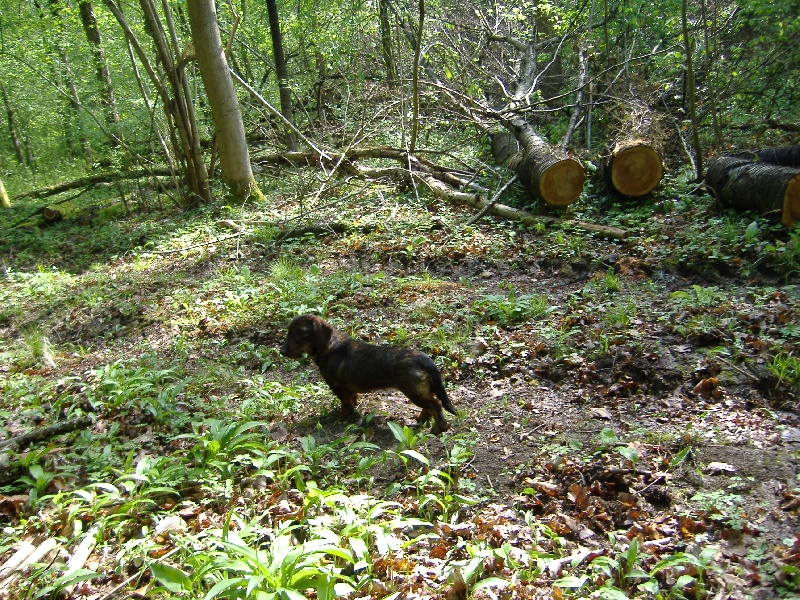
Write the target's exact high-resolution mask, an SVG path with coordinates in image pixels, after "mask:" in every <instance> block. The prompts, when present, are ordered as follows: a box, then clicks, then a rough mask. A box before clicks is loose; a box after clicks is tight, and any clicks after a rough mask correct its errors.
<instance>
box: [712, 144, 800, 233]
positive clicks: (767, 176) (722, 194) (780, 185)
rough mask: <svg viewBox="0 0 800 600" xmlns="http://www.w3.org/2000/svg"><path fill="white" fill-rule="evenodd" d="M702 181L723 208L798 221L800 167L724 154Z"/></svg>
mask: <svg viewBox="0 0 800 600" xmlns="http://www.w3.org/2000/svg"><path fill="white" fill-rule="evenodd" d="M705 184H706V187H707V188H708V190H709V192H710V193H711V194H712V195H713V196H714V197H715V198H716V199H717V201H718V202H719V203H720V205H722V206H723V207H726V208H732V209H735V210H752V211H755V212H758V213H761V214H765V213H777V214H780V215H781V223H783V224H784V225H785V226H786V227H789V228H791V227H793V226H794V224H795V223H796V222H797V221H798V220H800V170H798V169H793V168H791V167H781V166H778V165H773V164H769V163H765V162H752V161H751V160H748V159H746V158H740V157H734V156H723V157H721V158H718V159H717V160H716V161H714V162H713V163H712V164H711V166H710V167H709V168H708V171H707V172H706V177H705Z"/></svg>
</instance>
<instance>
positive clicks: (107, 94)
mask: <svg viewBox="0 0 800 600" xmlns="http://www.w3.org/2000/svg"><path fill="white" fill-rule="evenodd" d="M79 7H80V13H81V23H82V24H83V31H84V33H85V34H86V40H87V41H88V42H89V45H90V46H91V49H92V58H93V59H94V67H95V71H96V74H97V81H99V82H100V88H101V94H100V102H101V103H102V105H103V108H104V109H105V114H106V123H108V126H109V129H110V130H111V132H112V133H113V134H114V136H116V137H114V138H112V139H111V143H112V145H114V146H116V145H118V140H117V138H118V136H119V131H118V125H119V112H118V111H117V101H116V98H115V97H114V86H113V84H112V83H111V73H110V72H109V69H108V61H106V55H105V51H104V50H103V40H102V37H101V36H100V29H99V27H98V26H97V18H96V17H95V14H94V7H93V6H92V3H91V2H90V1H89V0H81V2H80V5H79Z"/></svg>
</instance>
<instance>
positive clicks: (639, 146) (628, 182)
mask: <svg viewBox="0 0 800 600" xmlns="http://www.w3.org/2000/svg"><path fill="white" fill-rule="evenodd" d="M604 174H605V178H606V183H608V185H610V186H611V188H613V189H614V190H615V191H617V192H619V193H620V194H622V195H623V196H646V195H647V194H649V193H650V192H652V191H653V190H654V189H656V187H658V184H659V183H660V182H661V178H662V177H663V176H664V165H663V163H662V162H661V156H660V155H659V153H658V151H657V150H656V148H655V144H654V143H653V142H651V141H649V140H646V139H625V140H619V141H617V142H616V143H615V144H614V147H613V149H612V151H611V156H610V158H609V159H608V162H607V163H606V167H605V170H604Z"/></svg>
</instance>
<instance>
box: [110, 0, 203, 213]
mask: <svg viewBox="0 0 800 600" xmlns="http://www.w3.org/2000/svg"><path fill="white" fill-rule="evenodd" d="M104 1H105V4H106V6H108V8H109V10H110V11H111V13H112V14H113V15H114V17H115V18H116V19H117V22H118V23H119V24H120V27H122V30H123V31H124V32H125V37H126V38H127V40H128V42H129V43H130V45H131V46H132V47H133V50H134V51H135V52H136V56H137V57H138V58H139V61H140V62H141V63H142V66H143V67H144V69H145V70H146V71H147V75H148V77H149V78H150V81H151V82H152V84H153V86H155V88H156V90H158V95H159V97H160V98H161V102H162V105H163V107H164V114H165V116H166V119H167V133H168V135H169V140H170V145H171V146H172V155H173V157H174V159H175V160H177V161H180V168H181V171H182V175H183V176H184V177H185V178H186V184H187V187H188V188H189V194H188V198H184V203H185V205H186V206H194V205H196V204H198V203H200V202H211V187H210V185H209V181H208V171H207V170H206V166H205V164H204V163H203V157H202V151H201V148H200V134H199V132H198V128H197V121H196V120H195V113H194V105H193V104H192V101H191V98H190V96H189V84H188V82H187V81H186V77H185V75H184V72H183V63H181V62H180V60H178V61H177V62H176V56H175V55H174V53H173V52H172V51H171V50H170V43H169V42H168V41H167V37H166V33H165V31H164V26H163V24H162V23H161V20H160V19H161V17H160V16H159V12H158V9H157V8H156V6H155V4H153V0H139V3H140V5H141V7H142V13H143V16H144V21H145V24H146V26H147V32H148V34H149V35H150V37H151V39H152V40H153V45H154V48H155V52H156V55H157V61H158V62H159V63H160V65H161V68H162V72H163V73H165V74H166V79H167V81H168V82H169V88H168V87H167V84H166V83H165V82H164V79H163V76H162V75H160V74H159V73H158V72H157V71H156V69H155V68H154V67H153V65H152V64H151V63H150V60H149V59H148V57H147V54H146V53H145V51H144V49H143V48H142V45H141V44H140V43H139V40H138V38H137V37H136V35H135V34H134V33H133V31H132V30H131V28H130V25H128V22H127V20H126V19H125V16H124V15H123V14H122V11H121V10H120V9H119V7H118V6H117V5H116V4H115V2H114V0H104ZM164 9H165V17H164V18H165V19H166V21H167V25H168V27H169V29H170V35H171V37H172V40H173V46H174V47H176V48H177V44H178V39H177V38H178V36H177V33H176V32H175V29H174V27H173V26H172V25H173V23H172V15H171V13H170V12H169V10H168V9H169V4H167V3H165V4H164ZM170 90H171V92H172V95H170Z"/></svg>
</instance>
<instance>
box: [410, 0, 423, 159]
mask: <svg viewBox="0 0 800 600" xmlns="http://www.w3.org/2000/svg"><path fill="white" fill-rule="evenodd" d="M424 28H425V0H419V24H418V27H417V38H416V42H415V44H414V64H413V65H412V71H411V140H410V141H409V142H408V153H409V154H414V150H415V149H416V146H417V134H418V132H419V67H420V65H419V62H420V57H421V56H422V34H423V32H424Z"/></svg>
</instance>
